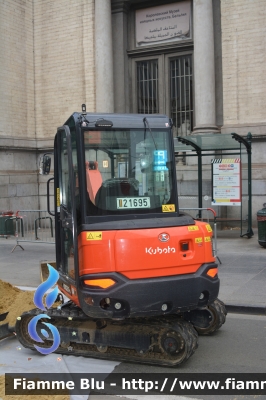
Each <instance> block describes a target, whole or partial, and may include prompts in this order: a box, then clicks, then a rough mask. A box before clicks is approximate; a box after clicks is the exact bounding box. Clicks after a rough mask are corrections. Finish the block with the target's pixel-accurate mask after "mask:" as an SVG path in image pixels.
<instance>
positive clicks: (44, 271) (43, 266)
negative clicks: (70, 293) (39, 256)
mask: <svg viewBox="0 0 266 400" xmlns="http://www.w3.org/2000/svg"><path fill="white" fill-rule="evenodd" d="M47 264H49V265H51V267H53V268H56V262H55V261H41V263H40V277H41V282H44V281H46V280H47V278H48V276H49V269H48V266H47Z"/></svg>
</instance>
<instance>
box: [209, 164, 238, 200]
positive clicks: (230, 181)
mask: <svg viewBox="0 0 266 400" xmlns="http://www.w3.org/2000/svg"><path fill="white" fill-rule="evenodd" d="M240 167H241V164H240V159H224V160H212V182H213V188H212V193H213V194H212V205H219V206H240V205H241V168H240Z"/></svg>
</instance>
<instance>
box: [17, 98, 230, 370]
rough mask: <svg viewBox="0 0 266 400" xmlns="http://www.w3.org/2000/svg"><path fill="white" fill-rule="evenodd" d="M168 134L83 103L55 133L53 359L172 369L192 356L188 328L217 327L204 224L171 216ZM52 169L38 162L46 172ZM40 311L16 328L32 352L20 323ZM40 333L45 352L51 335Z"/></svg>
mask: <svg viewBox="0 0 266 400" xmlns="http://www.w3.org/2000/svg"><path fill="white" fill-rule="evenodd" d="M171 128H172V122H171V120H169V118H167V117H166V116H165V115H141V114H96V113H94V114H92V113H87V112H86V107H85V106H84V105H83V110H82V112H81V113H74V114H73V115H72V116H71V117H70V118H69V119H68V120H67V122H66V123H65V124H64V125H63V126H62V127H60V128H58V130H57V134H56V136H55V142H54V178H51V179H49V181H48V187H49V183H50V181H51V180H52V179H54V198H55V204H54V212H52V211H51V210H50V205H49V190H48V209H49V212H50V213H51V214H52V215H54V216H55V226H56V270H57V271H58V273H59V280H58V287H59V289H60V290H61V292H62V293H64V295H65V296H67V297H68V298H69V301H68V302H66V303H64V304H62V306H61V307H59V308H51V309H50V310H47V315H49V316H50V317H51V320H50V322H52V324H53V325H54V326H56V327H57V329H58V331H59V333H60V338H61V342H60V345H59V347H58V349H57V352H59V353H66V354H71V355H81V356H88V357H95V358H109V359H112V360H125V361H133V362H141V363H149V364H156V365H168V366H174V365H177V364H180V363H182V362H183V361H185V360H186V359H188V358H189V357H190V356H191V355H192V354H193V353H194V351H195V349H196V348H197V346H198V333H199V334H203V335H204V334H210V333H213V332H214V331H216V330H217V329H219V328H220V327H221V326H222V324H223V323H224V322H225V316H226V310H225V307H224V304H223V303H222V302H221V301H220V300H218V299H217V296H218V291H219V278H218V275H217V273H218V268H217V264H216V260H215V258H214V256H213V251H212V229H211V227H210V225H209V224H207V223H204V222H202V221H197V220H194V219H193V218H192V217H191V216H189V215H186V214H183V213H181V212H179V207H178V195H177V184H176V179H177V178H176V168H175V156H174V144H173V134H172V129H171ZM50 164H51V160H50V159H49V157H48V156H47V155H45V157H44V159H43V165H44V173H48V172H49V165H50ZM47 165H48V167H47ZM38 313H42V311H41V310H39V309H35V310H31V311H29V312H26V313H24V314H23V315H22V316H21V319H20V320H19V321H17V325H16V333H17V337H18V339H19V340H20V341H21V343H22V344H23V345H24V346H25V347H28V348H32V349H34V343H35V342H34V341H33V340H32V339H31V337H30V336H29V333H28V329H27V326H28V323H29V321H30V320H31V319H32V318H33V316H35V315H38ZM37 330H38V326H37ZM73 332H74V333H75V334H73ZM39 335H40V337H42V338H43V342H44V343H43V346H44V347H45V346H47V347H50V346H51V341H52V336H51V335H46V336H44V335H43V336H42V333H41V329H39ZM37 344H38V345H40V344H39V343H37ZM69 349H71V352H69Z"/></svg>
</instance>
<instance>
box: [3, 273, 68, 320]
mask: <svg viewBox="0 0 266 400" xmlns="http://www.w3.org/2000/svg"><path fill="white" fill-rule="evenodd" d="M0 293H1V296H0V314H2V313H6V312H7V311H8V315H7V317H6V319H5V320H4V321H0V325H1V324H6V323H7V322H8V323H9V326H10V327H13V326H15V325H16V319H17V317H19V316H20V315H21V314H23V313H24V312H25V311H29V310H32V309H33V308H36V306H35V304H34V302H33V296H34V293H35V291H33V290H30V291H24V290H20V289H18V288H17V287H15V286H12V285H11V284H10V283H8V282H4V281H2V280H1V279H0ZM44 304H45V296H44ZM58 305H60V302H57V303H54V304H53V307H57V306H58Z"/></svg>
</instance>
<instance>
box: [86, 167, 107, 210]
mask: <svg viewBox="0 0 266 400" xmlns="http://www.w3.org/2000/svg"><path fill="white" fill-rule="evenodd" d="M85 164H86V181H87V192H88V194H89V198H90V201H91V202H92V203H93V204H95V196H96V193H97V192H98V190H99V188H100V187H101V185H102V182H103V180H102V175H101V173H100V171H99V170H98V162H97V161H86V163H85Z"/></svg>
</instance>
